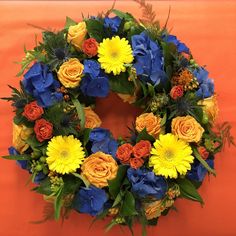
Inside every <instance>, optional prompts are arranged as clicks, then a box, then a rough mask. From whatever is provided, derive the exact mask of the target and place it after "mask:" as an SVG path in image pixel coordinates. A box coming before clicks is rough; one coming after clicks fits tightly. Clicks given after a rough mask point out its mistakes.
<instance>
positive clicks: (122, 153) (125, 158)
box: [116, 143, 133, 164]
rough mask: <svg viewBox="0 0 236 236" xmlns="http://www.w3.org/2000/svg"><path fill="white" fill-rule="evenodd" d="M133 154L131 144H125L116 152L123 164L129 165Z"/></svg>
mask: <svg viewBox="0 0 236 236" xmlns="http://www.w3.org/2000/svg"><path fill="white" fill-rule="evenodd" d="M132 152H133V146H132V145H131V144H129V143H124V144H122V145H121V146H119V147H118V149H117V151H116V156H117V158H118V159H119V160H120V161H121V163H123V164H128V163H129V160H130V158H131V155H132Z"/></svg>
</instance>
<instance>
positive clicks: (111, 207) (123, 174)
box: [5, 5, 229, 229]
mask: <svg viewBox="0 0 236 236" xmlns="http://www.w3.org/2000/svg"><path fill="white" fill-rule="evenodd" d="M145 6H146V5H144V7H145ZM110 13H113V14H115V16H113V17H110V16H109V14H110ZM152 14H154V13H152ZM152 14H150V15H146V18H145V19H144V20H137V19H135V18H134V17H133V16H132V15H131V14H130V13H124V12H121V11H119V10H115V9H112V10H109V11H108V12H107V14H105V15H98V16H96V17H88V18H83V20H82V21H81V22H79V23H77V22H75V21H74V20H72V19H70V18H67V20H66V25H65V27H64V28H63V29H62V30H61V31H58V32H52V31H44V32H43V35H42V41H41V42H39V43H38V44H37V45H36V46H35V47H34V49H33V50H25V53H26V56H25V58H24V59H23V60H22V62H21V65H22V69H21V71H20V72H19V74H18V75H19V76H21V75H22V74H24V76H23V80H22V81H21V82H20V89H16V88H13V87H11V89H12V96H11V97H9V98H6V99H7V100H9V101H11V102H12V105H13V107H14V109H15V117H14V125H13V146H12V147H10V148H9V152H10V155H9V156H5V158H7V159H13V160H17V163H18V164H19V165H20V166H21V167H22V168H23V169H25V170H27V171H28V172H29V173H30V174H31V178H32V181H33V182H34V183H36V184H37V186H36V187H35V188H34V190H35V191H36V192H38V193H40V194H43V195H44V197H45V200H47V201H50V202H54V208H55V218H56V219H59V217H60V215H61V216H62V217H65V216H66V215H67V214H68V213H69V212H70V210H72V209H74V210H76V211H77V212H80V213H87V214H90V215H92V216H96V217H97V218H104V217H106V216H111V217H112V219H111V222H110V224H109V225H108V228H111V227H112V226H114V225H116V224H121V225H128V226H129V227H130V228H131V229H132V225H133V223H134V222H135V220H138V221H139V222H140V223H142V224H143V225H144V226H145V225H154V224H156V223H157V219H158V217H160V216H161V215H166V214H167V213H168V211H169V210H170V209H174V202H175V200H176V199H177V198H178V197H182V198H187V199H191V200H194V201H198V202H200V203H201V204H203V200H202V198H201V196H200V195H199V193H198V192H197V188H198V187H199V186H200V185H201V183H202V181H203V179H204V177H205V175H206V174H207V173H211V174H214V175H215V170H214V168H213V167H214V155H215V154H216V153H217V152H219V151H220V150H221V148H222V146H223V141H224V139H225V137H226V136H227V135H228V136H229V134H228V133H227V132H226V130H228V129H227V128H228V126H227V125H225V124H224V126H221V127H220V129H221V130H220V132H219V131H215V132H213V130H212V128H213V124H214V121H215V119H216V116H217V113H218V108H217V101H216V96H215V94H214V83H213V80H212V79H210V78H209V77H208V72H207V70H206V69H205V68H204V67H202V66H199V65H198V64H197V63H196V61H195V60H194V59H193V56H192V54H191V52H190V50H189V48H188V47H187V46H186V45H185V44H184V43H182V42H181V41H179V40H178V39H177V38H176V36H174V35H171V34H170V33H169V32H168V30H167V29H166V28H165V27H164V28H160V26H159V24H158V22H157V21H154V20H153V17H152V16H153V15H152ZM25 71H26V72H25ZM111 91H112V92H114V93H116V94H117V95H118V96H119V97H120V98H121V99H122V100H123V101H124V102H128V103H130V104H132V105H134V106H137V107H139V108H142V110H143V113H142V114H141V115H139V116H138V117H136V119H135V121H134V125H133V127H130V132H131V136H130V137H129V138H126V139H125V138H119V139H118V140H116V139H114V138H113V136H112V134H111V132H110V131H109V130H108V129H105V128H101V127H100V126H101V123H102V121H101V119H100V118H99V117H98V115H97V114H96V113H95V112H94V110H93V109H94V107H95V104H96V98H97V97H106V96H107V95H108V94H109V93H110V92H111ZM226 133H227V134H226Z"/></svg>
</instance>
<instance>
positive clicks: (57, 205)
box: [54, 185, 63, 220]
mask: <svg viewBox="0 0 236 236" xmlns="http://www.w3.org/2000/svg"><path fill="white" fill-rule="evenodd" d="M62 193H63V185H62V186H61V187H60V188H59V189H58V192H57V193H56V196H55V197H56V199H55V201H54V210H55V215H54V217H55V219H56V220H59V219H60V213H61V208H62V205H63V204H62V196H63V194H62Z"/></svg>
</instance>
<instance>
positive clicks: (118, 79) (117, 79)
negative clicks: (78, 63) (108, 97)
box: [109, 73, 135, 94]
mask: <svg viewBox="0 0 236 236" xmlns="http://www.w3.org/2000/svg"><path fill="white" fill-rule="evenodd" d="M127 78H128V74H127V73H120V74H119V75H118V76H113V75H111V76H110V77H109V83H110V88H111V90H112V91H113V92H115V93H122V94H134V89H135V86H134V83H133V82H132V81H129V80H128V79H127Z"/></svg>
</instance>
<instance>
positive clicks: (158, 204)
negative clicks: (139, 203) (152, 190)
mask: <svg viewBox="0 0 236 236" xmlns="http://www.w3.org/2000/svg"><path fill="white" fill-rule="evenodd" d="M163 210H164V208H163V207H162V201H161V200H158V201H154V202H150V203H145V204H144V211H145V215H146V217H147V219H148V220H151V219H154V218H157V217H159V216H161V212H162V211H163Z"/></svg>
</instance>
